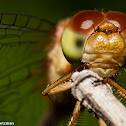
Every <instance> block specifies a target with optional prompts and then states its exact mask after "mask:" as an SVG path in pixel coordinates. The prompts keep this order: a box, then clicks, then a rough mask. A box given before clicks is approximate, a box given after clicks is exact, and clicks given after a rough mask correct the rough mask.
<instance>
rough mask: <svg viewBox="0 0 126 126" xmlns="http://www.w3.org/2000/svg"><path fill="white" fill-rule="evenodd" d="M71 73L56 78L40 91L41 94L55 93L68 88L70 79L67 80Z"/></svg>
mask: <svg viewBox="0 0 126 126" xmlns="http://www.w3.org/2000/svg"><path fill="white" fill-rule="evenodd" d="M71 75H72V73H70V74H68V75H66V76H64V77H62V78H60V79H59V80H57V81H56V82H54V83H53V84H51V85H50V86H49V87H47V88H46V89H45V90H44V91H43V92H42V94H43V95H51V94H55V93H58V92H62V91H65V90H68V89H70V88H71V81H69V79H70V77H71Z"/></svg>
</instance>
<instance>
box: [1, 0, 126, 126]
mask: <svg viewBox="0 0 126 126" xmlns="http://www.w3.org/2000/svg"><path fill="white" fill-rule="evenodd" d="M102 8H103V9H106V10H112V11H121V12H124V13H126V1H125V0H97V1H96V0H61V1H60V0H0V12H2V13H3V12H6V13H18V14H28V15H33V16H37V17H40V18H44V19H47V20H49V21H51V22H54V23H57V22H58V21H59V20H61V19H64V18H68V17H71V16H72V15H74V14H75V13H77V12H79V11H81V10H89V9H91V10H93V9H102ZM43 55H44V56H45V55H46V54H45V53H44V54H43ZM12 60H13V59H12ZM43 61H44V59H43ZM43 66H44V65H43ZM123 72H124V71H123ZM124 74H125V72H124ZM17 76H20V74H17ZM17 78H18V77H17ZM43 78H45V75H44V74H42V79H43ZM122 78H123V79H124V78H125V77H124V76H123V77H122ZM28 79H29V78H28ZM121 80H122V79H121ZM28 81H31V82H32V83H35V84H38V83H39V82H40V81H41V78H40V77H39V82H37V81H36V80H34V79H33V80H32V79H29V80H28ZM0 82H1V83H2V81H0ZM26 84H27V83H26ZM29 86H30V85H28V87H29ZM44 87H45V85H41V86H40V88H39V89H36V91H35V92H32V93H30V95H28V97H27V93H26V97H25V99H24V100H23V101H22V102H21V103H20V107H17V110H15V107H14V106H15V104H16V102H18V103H19V101H20V99H18V100H17V101H14V103H12V102H9V103H8V104H6V107H5V108H4V109H6V108H9V110H10V109H11V110H12V111H13V112H14V113H12V112H8V111H5V110H4V109H3V108H2V107H1V109H0V111H1V112H0V121H14V122H15V125H16V126H37V125H40V124H41V120H42V119H43V117H44V115H45V113H46V111H47V110H48V106H49V105H48V102H47V100H46V98H43V97H42V96H41V91H42V89H43V88H44ZM13 88H15V90H18V88H16V87H15V86H14V87H13ZM24 88H27V85H26V86H25V87H22V90H21V91H22V92H23V91H24ZM8 90H9V88H8ZM8 90H6V92H8ZM17 92H18V91H17ZM10 95H11V94H10ZM24 96H25V95H24ZM6 97H7V98H8V99H9V95H8V96H6ZM6 97H5V98H6ZM2 98H3V96H2V95H1V99H2ZM11 105H12V106H11ZM9 106H11V107H9ZM1 119H2V120H1ZM60 125H64V122H63V123H61V124H60ZM78 125H85V126H91V125H92V126H97V125H98V123H97V119H96V118H95V117H93V116H92V115H91V114H88V112H87V111H86V112H85V113H84V116H83V118H81V121H80V123H79V124H78Z"/></svg>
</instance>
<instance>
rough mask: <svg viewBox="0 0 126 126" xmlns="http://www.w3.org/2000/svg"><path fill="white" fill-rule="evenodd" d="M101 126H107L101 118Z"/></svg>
mask: <svg viewBox="0 0 126 126" xmlns="http://www.w3.org/2000/svg"><path fill="white" fill-rule="evenodd" d="M99 126H107V125H106V123H105V122H104V121H103V120H102V119H101V118H99Z"/></svg>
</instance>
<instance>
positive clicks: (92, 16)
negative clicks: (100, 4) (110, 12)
mask: <svg viewBox="0 0 126 126" xmlns="http://www.w3.org/2000/svg"><path fill="white" fill-rule="evenodd" d="M104 20H105V17H104V14H102V13H101V12H98V11H95V10H86V11H81V12H79V13H77V14H76V15H74V16H73V17H72V18H71V20H70V22H69V24H68V28H69V29H70V30H72V31H75V32H79V33H82V34H86V35H89V34H90V33H91V32H92V31H93V30H94V28H93V27H97V26H98V25H100V24H101V23H102V22H103V21H104Z"/></svg>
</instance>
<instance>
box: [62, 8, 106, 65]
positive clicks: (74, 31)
mask: <svg viewBox="0 0 126 126" xmlns="http://www.w3.org/2000/svg"><path fill="white" fill-rule="evenodd" d="M104 20H105V19H104V15H103V14H102V13H101V12H98V11H95V10H85V11H81V12H79V13H77V14H75V15H74V16H73V17H72V18H71V19H70V21H69V23H68V25H67V27H66V29H65V31H64V34H63V37H62V50H63V53H64V55H65V57H66V59H67V60H68V61H69V62H70V63H72V64H76V63H77V62H81V57H82V53H83V48H84V46H85V43H86V40H87V37H88V36H89V35H90V34H91V33H92V32H93V31H94V28H95V27H97V26H98V25H100V24H101V23H102V22H104Z"/></svg>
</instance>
